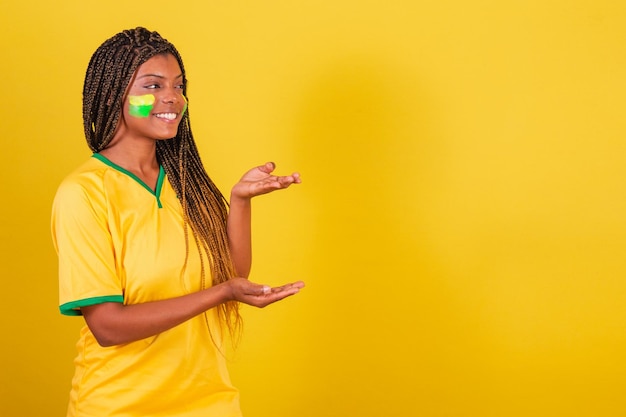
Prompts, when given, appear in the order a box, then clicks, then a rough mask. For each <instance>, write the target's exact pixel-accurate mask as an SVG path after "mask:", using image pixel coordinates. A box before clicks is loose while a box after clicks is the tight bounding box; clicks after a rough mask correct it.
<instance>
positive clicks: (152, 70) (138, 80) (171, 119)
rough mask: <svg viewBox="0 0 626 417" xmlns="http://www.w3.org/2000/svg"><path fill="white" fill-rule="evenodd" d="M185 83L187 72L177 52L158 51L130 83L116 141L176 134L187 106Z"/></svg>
mask: <svg viewBox="0 0 626 417" xmlns="http://www.w3.org/2000/svg"><path fill="white" fill-rule="evenodd" d="M183 87H184V85H183V74H182V71H181V69H180V65H178V61H177V60H176V58H175V57H174V56H173V55H171V54H164V55H156V56H154V57H152V58H150V59H149V60H147V61H146V62H144V63H143V64H142V65H141V66H140V67H139V68H138V69H137V72H136V73H135V76H134V77H133V79H132V81H131V83H130V85H129V86H128V91H127V93H126V97H125V98H124V106H123V111H122V118H121V120H120V125H119V127H118V131H117V132H116V135H115V136H116V138H115V139H116V140H114V141H115V142H118V141H121V140H127V139H134V140H151V141H152V140H159V139H171V138H173V137H174V136H176V133H177V132H178V125H179V124H180V121H181V119H182V117H183V115H184V113H185V110H186V108H187V100H186V99H185V97H184V96H183ZM112 143H113V141H112Z"/></svg>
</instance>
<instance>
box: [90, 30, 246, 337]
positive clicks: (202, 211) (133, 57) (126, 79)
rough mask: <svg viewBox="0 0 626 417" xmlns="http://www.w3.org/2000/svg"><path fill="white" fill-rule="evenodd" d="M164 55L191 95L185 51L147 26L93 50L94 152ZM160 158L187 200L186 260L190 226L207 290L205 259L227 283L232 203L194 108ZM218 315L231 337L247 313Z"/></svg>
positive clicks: (226, 308)
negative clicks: (212, 173) (210, 168)
mask: <svg viewBox="0 0 626 417" xmlns="http://www.w3.org/2000/svg"><path fill="white" fill-rule="evenodd" d="M161 54H171V55H173V56H174V57H175V58H176V60H177V61H178V64H179V65H180V69H181V71H182V74H183V95H185V96H186V94H187V78H186V75H185V68H184V66H183V61H182V59H181V57H180V54H179V53H178V51H177V50H176V48H175V47H174V45H172V44H171V43H170V42H168V41H167V40H166V39H164V38H162V37H161V36H160V35H159V34H158V33H157V32H151V31H149V30H147V29H145V28H142V27H138V28H135V29H130V30H125V31H123V32H120V33H118V34H117V35H115V36H113V37H112V38H110V39H108V40H106V41H105V42H104V43H103V44H102V45H101V46H100V47H99V48H98V49H97V50H96V52H95V53H94V54H93V56H92V57H91V60H90V62H89V66H88V67H87V73H86V76H85V83H84V86H83V124H84V129H85V137H86V139H87V144H88V145H89V148H90V149H91V150H92V151H93V152H100V151H102V150H103V149H105V148H106V147H107V146H108V144H109V143H110V142H111V139H112V138H113V136H114V134H115V131H116V129H117V126H118V122H119V120H120V116H121V114H122V106H123V105H124V99H125V94H126V89H127V87H128V85H129V83H130V81H131V79H132V77H133V75H134V73H135V71H136V70H137V68H139V66H140V65H141V64H143V63H144V62H146V61H147V60H148V59H150V58H152V57H153V56H155V55H161ZM156 156H157V161H158V162H159V164H161V165H162V166H163V168H164V170H165V172H166V174H167V177H168V179H169V181H170V183H171V185H172V188H173V189H174V191H175V192H176V194H177V195H178V196H179V197H180V201H181V204H182V208H183V219H184V230H185V243H186V258H185V259H187V257H188V256H189V247H190V244H189V233H188V227H190V228H191V231H192V237H193V240H194V242H195V244H196V247H197V248H198V250H200V251H201V253H200V254H201V257H200V258H201V285H202V288H203V289H204V288H206V287H207V286H206V282H205V281H206V279H205V276H206V266H205V257H206V259H208V261H209V267H210V273H211V277H212V285H217V284H219V283H222V282H225V281H227V280H228V279H229V278H230V277H233V276H235V270H234V266H233V263H232V259H231V255H230V250H229V245H228V235H227V232H226V219H227V216H228V209H227V205H228V203H227V201H226V199H225V198H224V196H223V195H222V193H221V192H220V191H219V189H218V188H217V186H216V185H215V184H214V183H213V181H212V180H211V179H210V178H209V176H208V174H207V173H206V170H205V169H204V166H203V164H202V161H201V160H200V155H199V153H198V149H197V147H196V144H195V142H194V139H193V135H192V133H191V126H190V123H189V110H187V111H186V112H185V114H184V116H183V118H182V120H181V122H180V124H179V126H178V133H177V134H176V137H174V138H172V139H168V140H159V141H157V144H156ZM203 254H204V256H203ZM185 263H186V261H185ZM218 315H219V318H220V323H223V324H226V326H227V327H228V329H229V331H230V333H231V335H233V334H235V333H236V330H239V328H240V325H241V316H240V315H239V304H238V303H237V302H234V301H231V302H227V303H223V304H220V305H219V306H218ZM205 317H206V316H205Z"/></svg>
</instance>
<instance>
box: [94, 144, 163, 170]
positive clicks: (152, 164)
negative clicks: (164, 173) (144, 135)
mask: <svg viewBox="0 0 626 417" xmlns="http://www.w3.org/2000/svg"><path fill="white" fill-rule="evenodd" d="M100 154H102V156H104V157H106V158H107V159H109V160H110V161H111V162H114V163H115V164H117V165H119V166H121V167H122V168H124V169H127V170H129V171H131V172H133V173H136V174H140V175H141V174H146V173H150V172H154V171H155V170H156V171H158V170H159V164H158V162H157V159H156V141H145V142H138V141H136V142H129V141H119V142H114V141H112V142H111V144H110V145H109V146H108V147H107V148H106V149H103V150H102V151H101V152H100Z"/></svg>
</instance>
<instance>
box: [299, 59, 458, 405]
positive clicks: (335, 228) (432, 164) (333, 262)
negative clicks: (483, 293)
mask: <svg viewBox="0 0 626 417" xmlns="http://www.w3.org/2000/svg"><path fill="white" fill-rule="evenodd" d="M420 84H421V82H420V80H419V76H418V75H417V74H416V73H415V71H413V70H409V69H405V68H394V67H392V66H391V65H389V64H388V63H383V62H376V61H374V60H364V59H359V58H354V57H346V58H345V59H342V60H339V61H337V62H334V63H333V64H332V65H330V66H328V67H326V68H325V69H324V70H323V71H321V72H318V74H317V76H316V77H315V78H314V79H313V80H311V82H310V84H309V87H308V89H307V90H306V91H304V92H303V94H302V96H303V100H302V106H301V108H300V109H299V112H298V113H297V114H296V117H295V122H296V125H295V127H294V129H295V132H294V137H295V138H296V140H295V143H296V144H297V145H296V146H297V147H296V148H295V149H294V154H295V155H299V157H300V158H302V160H301V161H297V164H296V165H297V166H298V167H302V168H301V169H302V171H303V172H306V182H307V183H306V187H305V189H303V190H306V191H304V193H305V194H306V197H305V198H306V199H308V201H307V202H306V204H307V205H308V206H309V207H310V208H311V215H310V217H311V222H310V224H307V225H304V227H303V233H308V234H309V235H310V236H312V238H311V243H310V253H309V254H308V257H307V259H308V260H310V261H311V262H310V264H307V265H302V270H303V271H305V273H306V276H307V277H310V278H307V279H308V282H310V283H311V284H312V285H309V286H308V288H307V294H308V299H309V300H310V301H309V302H311V303H312V305H311V306H310V307H308V308H306V309H304V310H303V311H306V312H307V313H306V314H311V317H310V318H308V317H307V318H306V319H305V320H307V321H309V320H310V322H311V324H310V336H311V338H310V340H308V341H306V344H305V345H304V346H303V351H305V352H307V356H310V357H309V362H310V363H315V364H316V368H315V370H314V371H315V373H317V374H318V377H319V378H322V379H323V384H324V385H323V386H324V387H325V388H323V389H324V390H327V392H326V393H327V394H328V397H327V398H326V400H327V401H328V403H327V406H328V407H329V408H330V409H333V408H332V407H333V404H332V403H333V401H337V404H336V405H337V407H338V408H335V409H336V410H341V407H345V404H346V403H348V404H349V403H350V400H351V397H352V396H355V397H357V398H354V401H359V399H358V398H360V397H362V396H364V395H365V396H370V395H371V396H372V397H371V398H370V399H371V401H373V402H375V401H378V404H380V407H383V409H382V410H380V412H382V413H383V414H384V411H383V410H384V406H383V405H382V404H384V403H387V402H388V401H393V400H392V398H391V397H390V396H391V395H392V393H391V391H393V390H390V388H389V387H388V386H386V385H385V384H384V382H383V381H391V380H400V381H402V380H403V379H404V382H407V383H406V384H404V385H406V386H407V392H406V393H402V390H403V389H404V388H399V390H400V391H398V388H397V387H396V388H394V389H395V390H396V391H395V394H393V395H401V396H404V395H406V396H407V399H408V398H410V397H411V396H413V397H414V396H415V391H414V390H415V388H418V386H419V385H420V384H428V382H427V380H423V381H422V382H420V381H414V380H413V378H412V377H410V376H409V375H412V374H416V373H421V372H424V369H425V368H432V367H437V364H436V363H433V361H432V358H433V357H436V356H437V354H436V353H434V352H433V351H434V350H435V349H438V347H437V346H436V344H434V345H433V344H432V343H424V339H423V338H424V337H426V338H428V337H430V336H428V334H429V333H430V334H431V336H432V334H436V333H437V332H438V330H437V326H439V325H440V323H441V321H442V320H449V317H448V318H447V319H446V318H444V317H443V316H445V315H446V314H449V313H447V311H449V310H451V309H450V308H449V306H446V305H445V303H446V302H448V303H449V301H445V300H446V297H445V296H443V295H442V294H443V293H445V291H446V290H445V288H442V284H441V283H440V282H439V280H437V279H436V277H435V278H434V279H433V276H436V275H437V273H438V269H439V268H438V266H437V264H436V260H435V259H436V257H434V256H431V254H430V253H429V252H430V251H431V250H432V249H431V245H430V244H429V241H428V239H429V238H428V235H427V228H426V227H424V225H425V224H426V222H428V221H429V219H428V218H427V217H426V216H425V213H427V212H428V211H423V209H422V207H423V204H427V203H425V202H427V201H428V200H429V199H430V195H431V194H432V193H433V186H432V183H433V181H434V182H435V183H436V182H438V181H441V180H440V179H437V178H436V177H437V175H438V174H437V172H439V171H440V170H441V169H442V168H441V167H440V166H439V163H438V162H437V160H438V158H440V156H441V154H442V153H445V146H444V145H442V141H441V138H440V137H439V133H438V132H437V127H436V126H435V125H434V124H433V123H434V122H433V120H435V119H436V117H435V116H436V114H435V113H436V106H434V105H433V104H432V100H431V99H430V98H429V94H428V93H427V92H426V91H425V89H423V88H422V86H421V85H420ZM442 301H443V302H442ZM438 317H439V318H438ZM417 329H419V331H415V330H417ZM425 334H426V336H425ZM303 343H304V342H303ZM390 353H392V356H393V358H389V354H390ZM373 357H378V358H384V357H386V358H389V359H386V360H377V361H373V360H372V358H373ZM400 358H411V359H409V360H408V361H407V360H406V359H400ZM439 360H441V359H439ZM364 364H367V366H364ZM324 374H326V375H334V376H333V377H332V378H325V377H324V376H323V375H324ZM403 375H404V376H403ZM408 379H411V383H410V384H409V383H408V382H409V381H408ZM355 384H356V386H358V388H356V389H355V388H354V387H355ZM400 385H403V383H400ZM351 387H352V388H351ZM408 387H410V388H408ZM369 391H371V392H369ZM409 391H411V392H409ZM429 391H430V390H429V387H421V391H420V393H421V394H419V395H420V396H428V395H430V394H429ZM372 412H374V410H372ZM338 415H339V414H338ZM372 415H378V414H376V412H374V414H372Z"/></svg>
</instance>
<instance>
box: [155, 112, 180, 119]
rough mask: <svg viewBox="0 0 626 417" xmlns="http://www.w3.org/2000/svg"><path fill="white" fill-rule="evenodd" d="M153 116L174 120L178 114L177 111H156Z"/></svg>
mask: <svg viewBox="0 0 626 417" xmlns="http://www.w3.org/2000/svg"><path fill="white" fill-rule="evenodd" d="M155 116H156V117H158V118H159V119H166V120H175V119H176V117H177V116H178V114H177V113H156V114H155Z"/></svg>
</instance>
